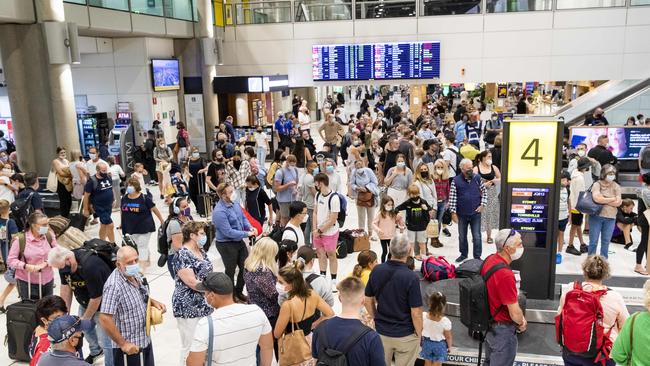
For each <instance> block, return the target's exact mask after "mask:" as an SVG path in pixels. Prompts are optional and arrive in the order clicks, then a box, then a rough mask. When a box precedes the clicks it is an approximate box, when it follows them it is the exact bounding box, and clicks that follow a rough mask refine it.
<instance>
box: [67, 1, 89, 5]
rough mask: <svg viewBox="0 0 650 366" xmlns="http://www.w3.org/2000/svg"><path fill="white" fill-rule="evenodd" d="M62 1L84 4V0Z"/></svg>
mask: <svg viewBox="0 0 650 366" xmlns="http://www.w3.org/2000/svg"><path fill="white" fill-rule="evenodd" d="M63 2H64V3H71V4H81V5H86V0H63Z"/></svg>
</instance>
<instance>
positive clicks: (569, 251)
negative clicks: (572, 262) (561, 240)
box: [566, 245, 582, 255]
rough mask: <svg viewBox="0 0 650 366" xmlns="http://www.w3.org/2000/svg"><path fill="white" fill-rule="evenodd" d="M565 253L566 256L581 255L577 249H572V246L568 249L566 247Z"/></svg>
mask: <svg viewBox="0 0 650 366" xmlns="http://www.w3.org/2000/svg"><path fill="white" fill-rule="evenodd" d="M566 252H567V253H568V254H573V255H580V254H582V253H581V252H580V251H579V250H578V249H576V247H574V246H573V245H569V246H568V247H566Z"/></svg>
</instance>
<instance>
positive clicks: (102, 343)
mask: <svg viewBox="0 0 650 366" xmlns="http://www.w3.org/2000/svg"><path fill="white" fill-rule="evenodd" d="M85 312H86V308H85V307H84V306H83V305H79V316H83V315H84V313H85ZM91 320H92V321H93V323H95V326H94V327H93V328H92V329H91V330H89V331H88V332H85V333H84V336H85V338H86V340H87V341H88V347H89V348H90V354H91V355H92V356H97V355H98V354H99V353H100V352H101V351H102V350H104V366H113V365H114V361H113V350H112V348H111V347H112V344H111V338H110V337H109V336H108V334H106V332H105V331H104V329H103V328H102V327H101V326H100V325H99V311H97V312H95V315H93V317H92V319H91Z"/></svg>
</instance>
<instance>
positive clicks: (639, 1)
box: [630, 0, 650, 6]
mask: <svg viewBox="0 0 650 366" xmlns="http://www.w3.org/2000/svg"><path fill="white" fill-rule="evenodd" d="M630 5H632V6H637V5H650V0H632V3H631V4H630Z"/></svg>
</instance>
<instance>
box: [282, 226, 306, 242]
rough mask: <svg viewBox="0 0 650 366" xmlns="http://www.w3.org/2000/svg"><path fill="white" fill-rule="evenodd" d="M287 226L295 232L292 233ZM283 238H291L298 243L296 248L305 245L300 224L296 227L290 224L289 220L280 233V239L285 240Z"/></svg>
mask: <svg viewBox="0 0 650 366" xmlns="http://www.w3.org/2000/svg"><path fill="white" fill-rule="evenodd" d="M288 228H292V229H294V230H295V231H296V232H295V233H294V232H293V231H291V229H288ZM285 239H287V240H293V241H295V242H296V243H298V248H300V247H301V246H303V245H305V236H304V235H303V233H302V229H301V228H300V226H297V227H296V226H294V225H293V224H291V223H290V222H287V225H286V226H285V229H284V232H283V233H282V240H285Z"/></svg>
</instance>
